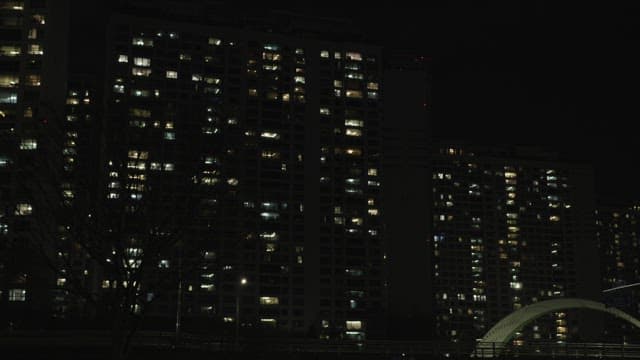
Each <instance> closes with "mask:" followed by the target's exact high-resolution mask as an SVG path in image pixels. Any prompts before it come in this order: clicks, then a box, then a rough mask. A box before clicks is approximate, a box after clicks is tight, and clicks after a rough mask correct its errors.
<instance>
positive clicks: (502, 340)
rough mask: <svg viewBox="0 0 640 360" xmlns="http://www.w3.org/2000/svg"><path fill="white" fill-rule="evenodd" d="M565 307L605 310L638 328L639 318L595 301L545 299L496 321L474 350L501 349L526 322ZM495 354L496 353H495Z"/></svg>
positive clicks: (639, 326) (639, 324)
mask: <svg viewBox="0 0 640 360" xmlns="http://www.w3.org/2000/svg"><path fill="white" fill-rule="evenodd" d="M567 309H588V310H595V311H600V312H605V313H608V314H611V315H613V316H615V317H618V318H620V319H622V320H625V321H627V322H628V323H631V324H633V325H634V326H635V327H637V328H640V320H638V319H636V318H634V317H633V316H631V315H629V314H627V313H626V312H624V311H622V310H619V309H616V308H613V307H607V306H606V305H604V304H603V303H600V302H597V301H592V300H586V299H578V298H565V299H553V300H545V301H540V302H537V303H534V304H531V305H528V306H525V307H523V308H521V309H519V310H516V311H514V312H512V313H511V314H509V315H507V316H505V317H504V318H502V320H500V321H498V323H497V324H495V325H494V326H493V327H492V328H491V329H489V331H487V333H486V334H485V335H484V337H482V339H480V340H479V343H478V345H477V347H476V350H477V352H478V353H480V351H482V350H486V349H487V348H488V347H491V348H494V349H501V348H503V347H504V346H506V345H507V343H508V342H509V341H510V340H511V339H513V337H514V336H515V335H516V332H518V330H520V329H522V328H523V327H525V326H527V324H529V323H531V322H532V321H534V320H535V319H537V318H539V317H541V316H543V315H545V314H549V313H552V312H556V311H560V310H567ZM495 355H497V353H496V354H495Z"/></svg>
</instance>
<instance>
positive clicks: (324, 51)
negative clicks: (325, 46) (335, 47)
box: [320, 50, 329, 58]
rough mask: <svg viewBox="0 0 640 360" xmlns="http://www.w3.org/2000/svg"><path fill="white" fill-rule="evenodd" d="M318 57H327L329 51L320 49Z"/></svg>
mask: <svg viewBox="0 0 640 360" xmlns="http://www.w3.org/2000/svg"><path fill="white" fill-rule="evenodd" d="M320 57H323V58H328V57H329V51H327V50H322V51H320Z"/></svg>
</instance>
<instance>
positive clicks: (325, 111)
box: [320, 107, 331, 115]
mask: <svg viewBox="0 0 640 360" xmlns="http://www.w3.org/2000/svg"><path fill="white" fill-rule="evenodd" d="M320 114H322V115H331V110H330V109H329V108H325V107H322V108H320Z"/></svg>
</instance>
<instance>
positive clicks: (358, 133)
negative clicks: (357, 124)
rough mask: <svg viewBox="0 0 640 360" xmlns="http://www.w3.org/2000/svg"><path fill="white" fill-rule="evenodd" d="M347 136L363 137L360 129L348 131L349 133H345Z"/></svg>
mask: <svg viewBox="0 0 640 360" xmlns="http://www.w3.org/2000/svg"><path fill="white" fill-rule="evenodd" d="M345 135H347V136H356V137H357V136H362V130H360V129H347V131H346V132H345Z"/></svg>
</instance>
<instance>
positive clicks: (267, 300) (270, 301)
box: [260, 296, 280, 305]
mask: <svg viewBox="0 0 640 360" xmlns="http://www.w3.org/2000/svg"><path fill="white" fill-rule="evenodd" d="M279 303H280V299H278V297H275V296H261V297H260V305H278V304H279Z"/></svg>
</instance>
